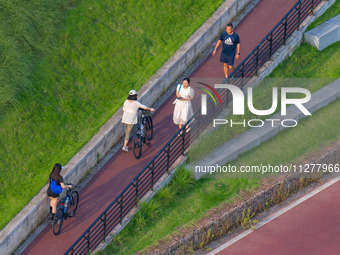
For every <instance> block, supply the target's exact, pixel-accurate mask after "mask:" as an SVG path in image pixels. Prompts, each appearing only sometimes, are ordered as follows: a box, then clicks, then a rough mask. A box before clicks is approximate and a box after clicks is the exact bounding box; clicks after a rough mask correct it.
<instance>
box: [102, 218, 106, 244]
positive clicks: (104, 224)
mask: <svg viewBox="0 0 340 255" xmlns="http://www.w3.org/2000/svg"><path fill="white" fill-rule="evenodd" d="M102 221H103V222H104V236H103V241H105V237H106V212H105V213H104V220H102Z"/></svg>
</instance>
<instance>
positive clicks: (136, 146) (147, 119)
mask: <svg viewBox="0 0 340 255" xmlns="http://www.w3.org/2000/svg"><path fill="white" fill-rule="evenodd" d="M138 111H142V114H139V113H138V123H137V132H136V134H135V135H134V136H133V149H132V150H133V155H135V157H136V158H137V159H139V158H140V157H141V156H142V147H143V143H145V144H146V145H147V146H150V143H149V142H147V141H150V140H151V139H152V137H153V123H152V118H151V116H150V115H147V114H146V112H148V111H147V110H144V109H142V108H139V109H138Z"/></svg>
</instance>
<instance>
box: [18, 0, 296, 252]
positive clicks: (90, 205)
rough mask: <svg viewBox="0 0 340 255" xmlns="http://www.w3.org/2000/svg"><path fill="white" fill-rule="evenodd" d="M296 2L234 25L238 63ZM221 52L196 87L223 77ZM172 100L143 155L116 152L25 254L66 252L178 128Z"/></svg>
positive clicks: (268, 0) (201, 71)
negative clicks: (55, 228)
mask: <svg viewBox="0 0 340 255" xmlns="http://www.w3.org/2000/svg"><path fill="white" fill-rule="evenodd" d="M296 2H297V0H275V1H274V0H262V1H261V2H260V3H259V4H258V5H257V6H255V8H254V9H253V10H252V11H251V12H250V13H249V14H248V15H247V16H246V17H245V18H244V19H243V20H242V21H241V22H240V23H239V25H238V26H237V27H236V28H235V32H237V33H238V34H239V35H240V38H241V57H240V59H239V60H238V61H236V63H235V64H236V65H237V64H238V63H240V61H242V60H243V59H244V58H245V57H246V56H247V55H248V54H249V53H250V52H251V50H252V49H254V48H255V46H256V45H257V44H258V43H259V42H260V41H261V40H262V39H263V38H264V36H266V35H267V34H268V32H269V31H270V30H271V29H272V28H273V27H274V26H275V25H276V24H277V23H278V22H279V21H280V19H281V18H282V17H283V16H284V15H285V14H286V13H287V12H288V10H289V9H291V8H292V6H293V5H294V4H295V3H296ZM220 50H221V48H220ZM219 54H220V51H218V52H217V54H216V55H215V57H212V56H210V57H208V58H207V60H206V61H205V62H204V63H203V64H202V65H201V66H199V67H198V68H197V69H196V70H195V71H194V73H193V74H192V75H191V78H193V79H192V82H191V85H192V86H193V87H195V86H196V85H195V81H198V80H200V78H218V79H219V80H220V81H222V80H223V77H224V73H223V67H222V64H221V63H220V62H219ZM196 91H197V90H196ZM173 100H174V96H172V97H170V98H169V99H168V100H167V101H166V102H165V103H164V104H163V105H162V106H161V107H160V108H159V109H157V111H156V113H155V114H154V116H153V120H154V127H155V128H154V134H155V136H154V138H153V140H152V144H151V146H150V147H149V148H147V149H146V150H144V152H143V155H142V158H141V159H139V160H136V159H135V158H134V156H133V153H132V152H129V153H125V152H122V151H119V152H117V153H116V154H115V155H114V156H113V157H112V158H111V159H110V160H109V161H108V162H107V163H106V164H105V166H104V167H103V168H102V169H101V170H100V171H99V172H98V174H97V175H96V176H95V177H94V178H93V179H92V180H91V182H90V183H89V184H88V185H87V186H86V187H85V188H84V189H83V190H81V192H80V204H79V209H78V211H77V216H76V217H74V218H68V219H67V221H66V222H65V223H64V225H63V229H62V232H61V233H60V234H59V235H58V236H54V235H53V233H52V229H51V226H50V225H49V226H47V227H46V228H45V229H44V230H43V231H42V232H41V233H40V234H39V235H38V237H37V238H36V239H35V240H34V241H33V242H32V243H31V244H30V245H29V246H28V247H27V248H26V249H25V250H24V252H23V254H34V255H38V254H46V252H47V251H48V253H49V254H51V255H52V254H62V253H64V252H66V250H67V249H68V248H69V247H70V246H71V245H72V244H73V243H74V242H75V241H76V240H77V239H78V238H79V237H80V235H81V234H82V233H83V232H84V231H85V230H86V229H87V228H88V227H89V226H90V225H91V223H92V222H93V221H94V220H95V219H96V218H97V217H98V216H99V214H100V213H101V212H102V211H103V210H104V209H105V208H106V207H107V206H108V205H109V204H110V203H111V202H112V201H113V200H114V198H115V197H116V196H117V195H118V194H119V193H120V192H121V191H122V190H123V189H124V188H125V187H126V186H127V185H128V184H129V183H130V181H131V180H132V179H133V178H134V177H135V176H136V175H137V174H138V173H139V172H140V171H141V170H142V169H143V168H144V166H145V165H146V164H147V163H148V162H149V161H150V160H151V159H152V158H153V157H154V156H155V155H156V154H157V152H158V151H159V150H160V149H161V148H162V146H164V144H165V143H166V142H167V141H168V140H169V139H170V138H171V137H172V136H173V134H174V133H175V132H176V131H177V127H176V126H175V125H174V124H173V122H172V113H173V105H172V102H173ZM194 110H195V109H194ZM130 147H131V145H130ZM143 148H144V147H143Z"/></svg>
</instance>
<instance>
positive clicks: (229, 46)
mask: <svg viewBox="0 0 340 255" xmlns="http://www.w3.org/2000/svg"><path fill="white" fill-rule="evenodd" d="M221 43H223V48H222V52H221V57H220V61H221V62H222V63H223V65H224V74H225V77H226V78H228V76H229V74H231V73H232V72H233V71H234V59H235V54H236V59H238V58H239V55H240V44H241V42H240V37H239V36H238V34H236V33H235V32H234V29H233V25H232V24H228V25H227V27H226V31H224V32H223V33H222V34H221V36H220V37H219V40H218V41H217V43H216V47H215V49H214V51H213V53H212V55H213V56H215V54H216V50H217V48H218V47H219V46H220V44H221ZM229 70H230V73H229Z"/></svg>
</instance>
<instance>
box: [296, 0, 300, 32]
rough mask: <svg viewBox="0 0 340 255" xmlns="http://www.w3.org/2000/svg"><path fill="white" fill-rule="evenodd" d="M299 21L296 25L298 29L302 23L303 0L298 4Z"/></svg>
mask: <svg viewBox="0 0 340 255" xmlns="http://www.w3.org/2000/svg"><path fill="white" fill-rule="evenodd" d="M297 10H298V23H297V27H296V30H298V31H299V30H300V23H301V0H300V2H299V5H298V8H297Z"/></svg>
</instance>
